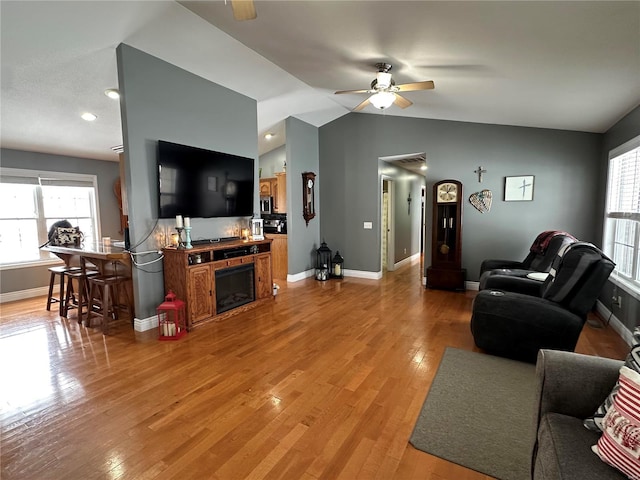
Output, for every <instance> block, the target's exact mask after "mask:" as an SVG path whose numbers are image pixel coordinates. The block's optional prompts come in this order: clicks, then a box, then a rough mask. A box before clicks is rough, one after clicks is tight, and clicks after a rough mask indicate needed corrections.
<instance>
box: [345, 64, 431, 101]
mask: <svg viewBox="0 0 640 480" xmlns="http://www.w3.org/2000/svg"><path fill="white" fill-rule="evenodd" d="M376 68H377V69H378V74H377V75H376V78H375V79H374V80H373V81H372V82H371V88H370V89H368V90H340V91H337V92H336V95H339V94H342V93H371V94H372V95H371V96H370V97H369V98H367V99H366V100H365V101H364V102H362V103H360V104H359V105H358V106H356V108H354V109H353V111H354V112H358V111H360V110H362V109H363V108H364V107H366V106H367V105H369V104H371V105H373V106H374V107H376V108H378V109H380V110H384V109H385V108H389V107H390V106H391V105H392V104H394V103H395V104H396V105H397V106H399V107H400V108H407V107H408V106H410V105H413V102H412V101H410V100H407V99H406V98H404V97H403V96H401V95H398V92H415V91H416V90H432V89H433V88H435V85H434V83H433V81H431V80H427V81H424V82H415V83H403V84H401V85H396V82H394V81H393V79H392V78H391V73H389V71H390V70H391V64H390V63H376Z"/></svg>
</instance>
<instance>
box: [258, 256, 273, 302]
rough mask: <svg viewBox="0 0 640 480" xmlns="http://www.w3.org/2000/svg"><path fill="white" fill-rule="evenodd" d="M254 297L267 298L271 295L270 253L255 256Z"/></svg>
mask: <svg viewBox="0 0 640 480" xmlns="http://www.w3.org/2000/svg"><path fill="white" fill-rule="evenodd" d="M255 277H256V299H257V300H260V299H263V298H269V297H270V296H272V295H273V282H272V277H271V254H269V253H265V254H261V255H256V256H255Z"/></svg>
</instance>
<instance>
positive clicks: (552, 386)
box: [531, 350, 627, 480]
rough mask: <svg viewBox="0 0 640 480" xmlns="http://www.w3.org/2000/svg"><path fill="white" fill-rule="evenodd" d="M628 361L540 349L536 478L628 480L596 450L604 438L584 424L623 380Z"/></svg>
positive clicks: (535, 416)
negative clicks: (617, 381)
mask: <svg viewBox="0 0 640 480" xmlns="http://www.w3.org/2000/svg"><path fill="white" fill-rule="evenodd" d="M622 365H623V362H622V361H618V360H611V359H608V358H601V357H593V356H588V355H581V354H578V353H572V352H563V351H555V350H540V352H539V353H538V361H537V364H536V376H537V387H536V388H537V397H536V403H535V405H536V411H535V414H534V426H535V429H534V431H535V435H536V438H535V441H534V447H533V454H532V459H531V468H532V478H533V480H543V479H544V480H552V479H553V480H557V479H562V480H568V479H575V480H608V479H612V480H624V479H626V478H627V477H626V476H625V475H623V474H622V473H620V472H618V471H617V470H616V469H614V468H613V467H610V466H609V465H607V464H605V463H604V462H602V461H601V460H600V459H599V458H598V456H597V455H596V454H595V453H593V452H592V451H591V446H592V445H595V444H596V442H597V441H598V439H599V438H600V435H599V433H597V432H593V431H591V430H587V429H586V428H585V427H584V426H583V425H582V421H583V420H584V419H585V418H587V417H589V416H590V415H592V414H593V413H594V412H595V410H596V408H598V406H599V405H600V404H601V403H602V401H603V400H604V399H605V398H606V397H607V395H609V392H611V389H612V388H613V386H614V385H615V383H616V380H617V379H618V375H619V370H620V367H621V366H622Z"/></svg>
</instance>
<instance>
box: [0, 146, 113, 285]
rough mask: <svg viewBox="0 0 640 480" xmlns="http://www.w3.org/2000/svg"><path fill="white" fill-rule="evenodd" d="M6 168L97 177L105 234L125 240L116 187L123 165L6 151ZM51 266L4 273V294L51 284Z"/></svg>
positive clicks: (0, 279) (0, 272)
mask: <svg viewBox="0 0 640 480" xmlns="http://www.w3.org/2000/svg"><path fill="white" fill-rule="evenodd" d="M0 155H1V157H2V166H3V167H8V168H20V169H24V170H41V171H50V172H68V173H83V174H87V175H96V177H97V182H98V208H99V215H100V230H101V232H100V233H101V235H103V236H110V237H111V238H113V239H122V234H121V233H120V232H119V230H120V210H119V208H118V201H117V199H116V196H115V194H114V192H113V184H114V182H115V181H116V179H117V178H118V176H119V175H120V172H119V164H118V163H116V162H108V161H104V160H92V159H87V158H77V157H68V156H64V155H53V154H48V153H38V152H26V151H22V150H12V149H6V148H3V149H2V150H1V151H0ZM48 268H49V265H40V266H34V267H21V268H17V269H5V270H0V293H9V292H18V291H22V290H30V289H33V288H38V287H44V286H48V285H49V272H48V270H47V269H48Z"/></svg>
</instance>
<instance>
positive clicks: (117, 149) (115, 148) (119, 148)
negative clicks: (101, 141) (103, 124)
mask: <svg viewBox="0 0 640 480" xmlns="http://www.w3.org/2000/svg"><path fill="white" fill-rule="evenodd" d="M111 150H113V151H114V152H116V153H123V152H124V146H123V145H115V146H113V147H111Z"/></svg>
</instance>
